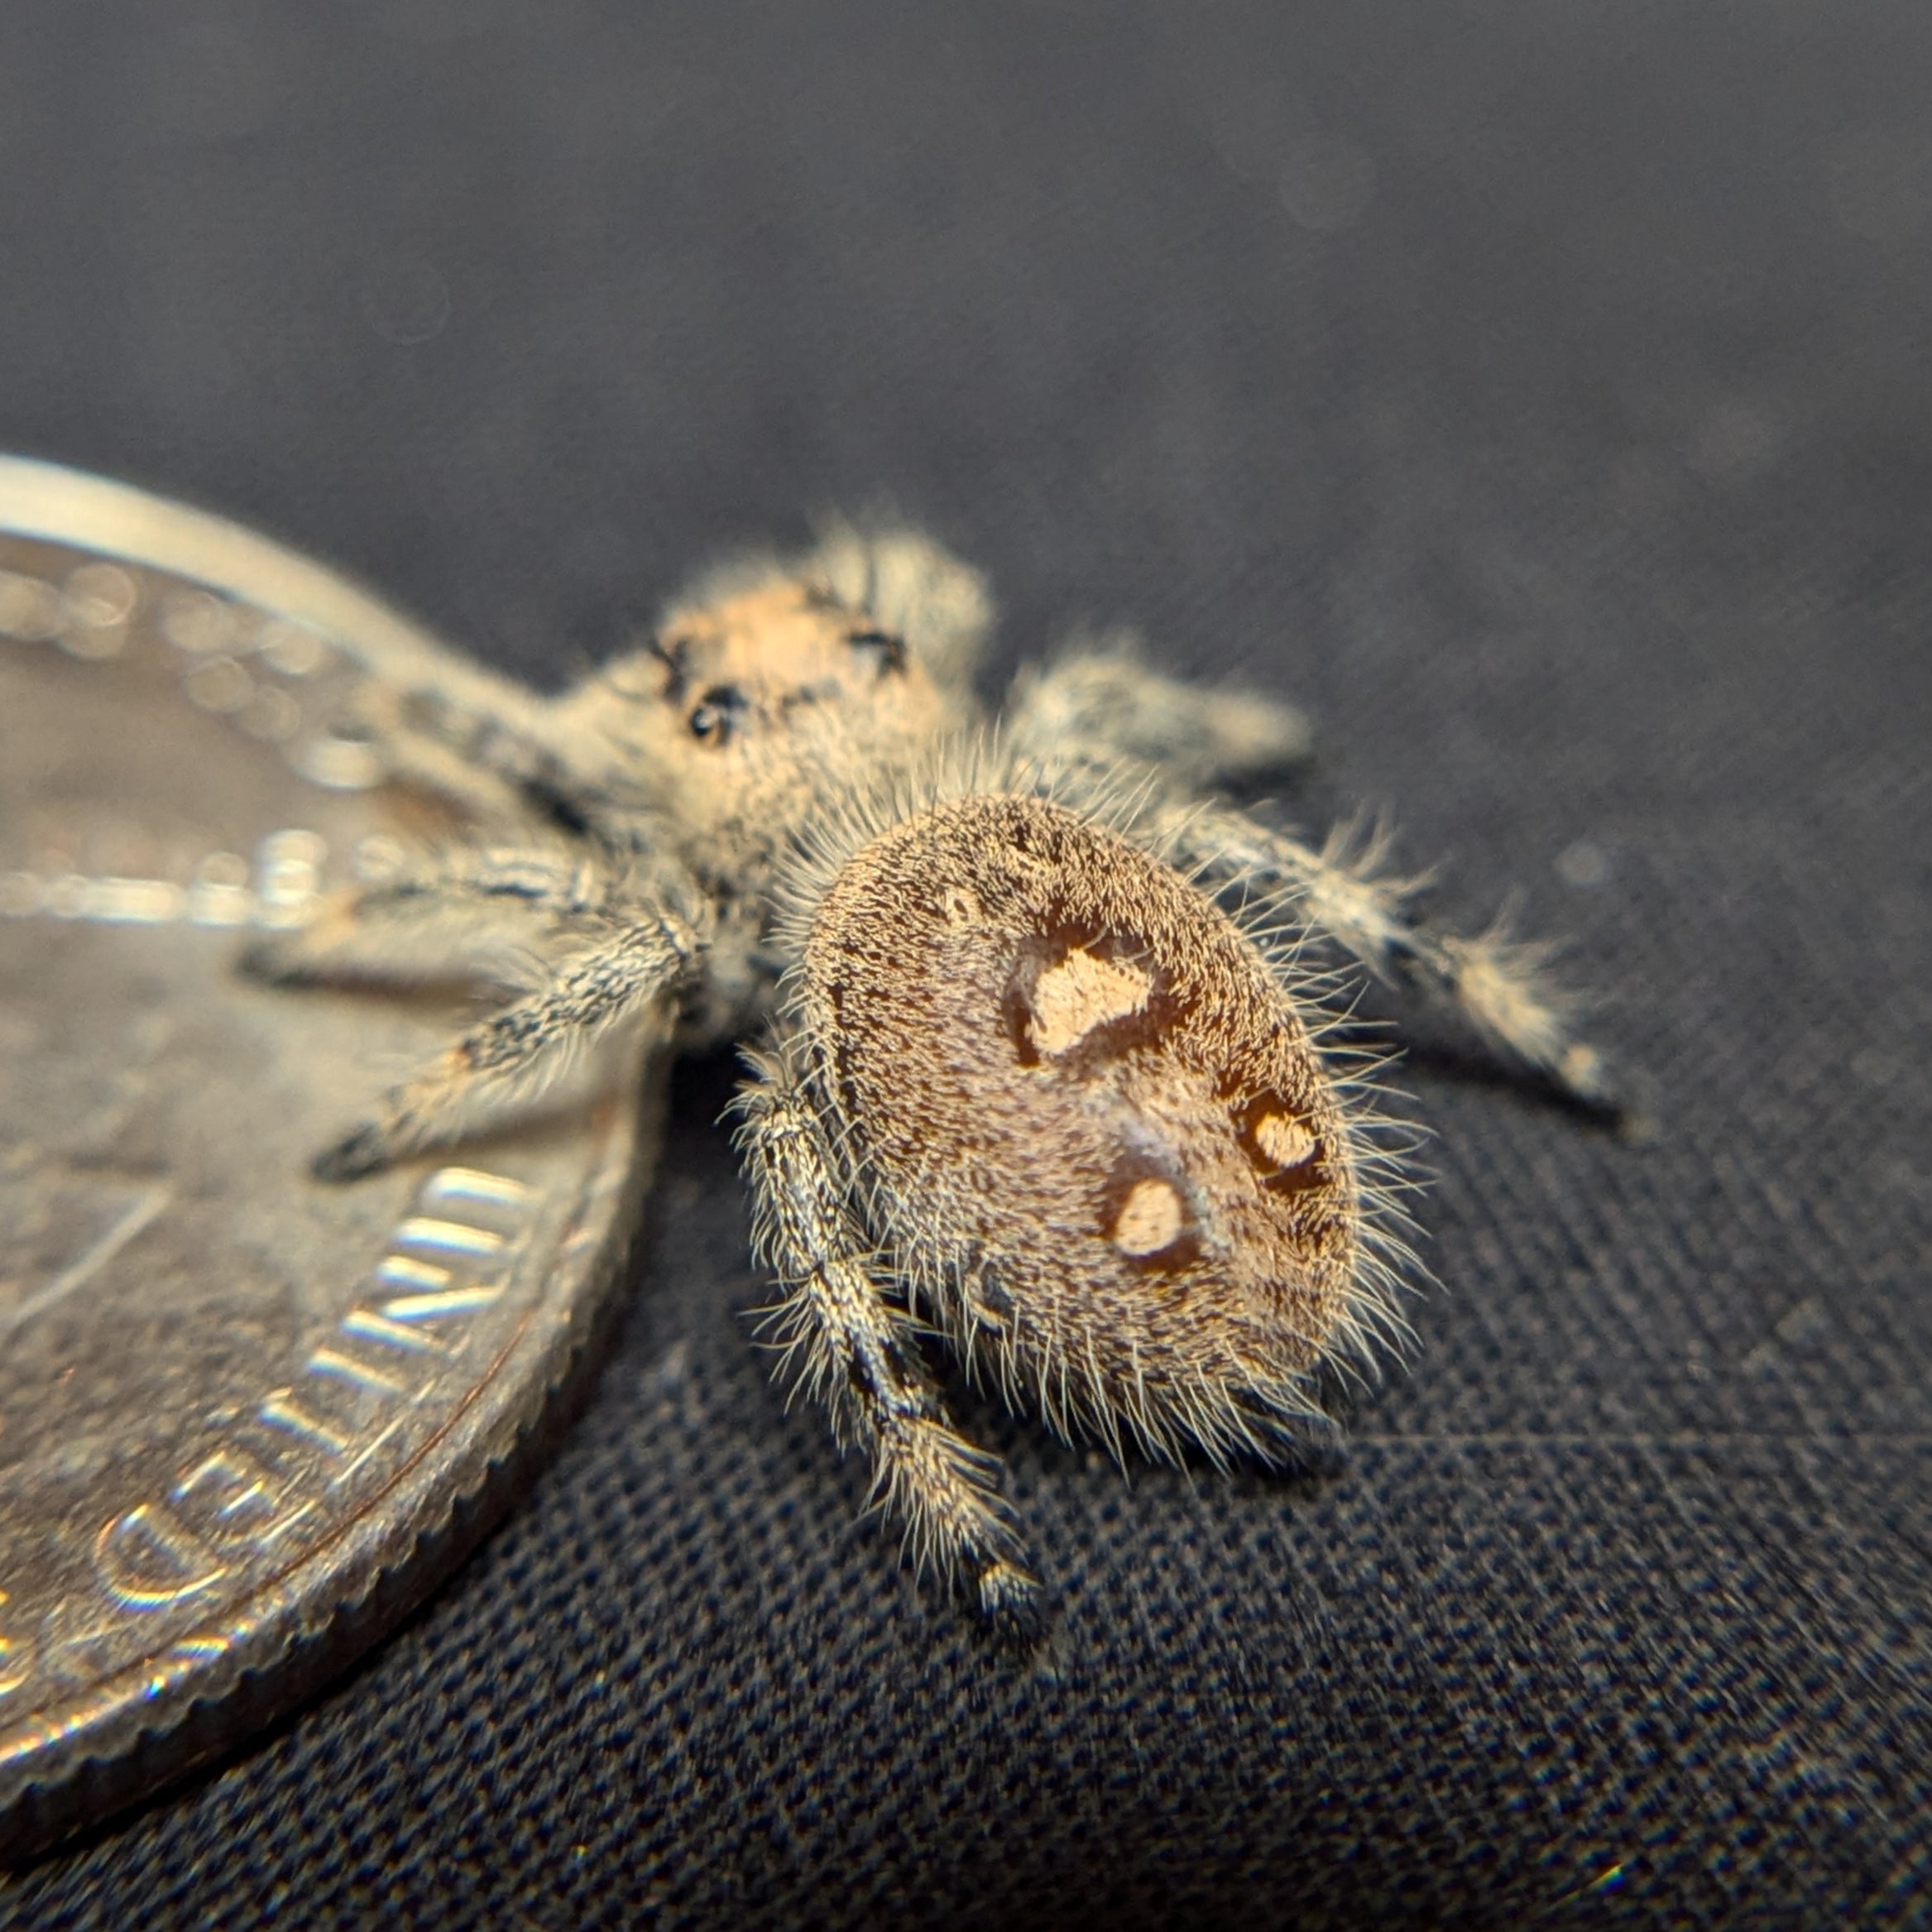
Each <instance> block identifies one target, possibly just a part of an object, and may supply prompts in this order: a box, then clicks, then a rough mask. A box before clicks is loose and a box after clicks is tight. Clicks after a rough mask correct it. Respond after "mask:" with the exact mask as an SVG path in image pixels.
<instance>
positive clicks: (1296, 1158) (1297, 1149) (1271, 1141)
mask: <svg viewBox="0 0 1932 1932" xmlns="http://www.w3.org/2000/svg"><path fill="white" fill-rule="evenodd" d="M1254 1144H1255V1145H1256V1146H1257V1147H1258V1148H1260V1149H1261V1151H1262V1152H1263V1153H1264V1154H1266V1155H1267V1156H1268V1158H1269V1159H1270V1160H1271V1161H1273V1163H1274V1164H1275V1165H1276V1166H1277V1167H1300V1166H1301V1164H1302V1162H1303V1161H1305V1160H1306V1159H1307V1158H1308V1157H1309V1155H1310V1154H1311V1153H1314V1152H1315V1136H1314V1135H1313V1134H1311V1133H1310V1132H1309V1131H1308V1129H1306V1127H1304V1126H1303V1125H1302V1123H1301V1122H1300V1121H1299V1120H1291V1119H1289V1118H1288V1116H1287V1115H1286V1114H1263V1115H1262V1117H1261V1118H1260V1119H1258V1120H1257V1121H1256V1122H1255V1124H1254Z"/></svg>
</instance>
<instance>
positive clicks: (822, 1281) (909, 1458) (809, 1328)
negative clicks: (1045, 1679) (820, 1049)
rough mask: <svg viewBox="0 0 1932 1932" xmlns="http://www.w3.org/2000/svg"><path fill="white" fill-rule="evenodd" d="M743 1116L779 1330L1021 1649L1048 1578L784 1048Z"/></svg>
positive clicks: (849, 1435) (911, 1513)
mask: <svg viewBox="0 0 1932 1932" xmlns="http://www.w3.org/2000/svg"><path fill="white" fill-rule="evenodd" d="M753 1064H754V1067H755V1079H754V1081H753V1083H752V1084H751V1085H750V1086H749V1087H748V1088H747V1089H746V1090H745V1094H744V1095H743V1097H742V1099H741V1102H740V1105H739V1111H740V1113H741V1116H742V1119H743V1124H742V1126H741V1129H740V1131H739V1140H740V1144H741V1147H742V1148H744V1150H745V1166H746V1168H747V1171H748V1172H749V1175H750V1181H751V1184H752V1188H753V1191H754V1193H755V1198H756V1218H755V1226H754V1239H755V1243H756V1245H757V1247H758V1249H759V1250H760V1253H761V1254H762V1255H763V1257H764V1258H765V1261H766V1262H767V1263H769V1266H770V1267H771V1268H772V1269H773V1271H774V1273H776V1274H777V1275H778V1276H779V1278H780V1280H781V1281H783V1282H784V1283H785V1284H786V1287H787V1290H788V1293H787V1296H786V1299H785V1300H784V1302H783V1303H781V1304H780V1305H779V1307H778V1309H777V1310H776V1311H775V1317H774V1329H775V1330H776V1339H777V1340H778V1342H779V1346H780V1348H781V1350H782V1351H783V1353H784V1354H785V1355H786V1356H787V1357H788V1358H789V1359H790V1360H791V1361H792V1363H793V1368H794V1372H795V1373H796V1374H797V1375H798V1379H799V1380H800V1381H801V1382H802V1383H803V1384H804V1386H805V1387H806V1388H808V1390H809V1391H810V1392H811V1393H813V1394H814V1395H815V1396H817V1397H819V1398H820V1399H822V1400H823V1401H825V1402H827V1404H828V1405H829V1407H831V1409H832V1422H833V1427H834V1429H835V1431H836V1432H837V1435H838V1436H839V1439H840V1440H841V1441H856V1442H858V1443H859V1444H860V1445H861V1446H862V1447H863V1448H864V1449H865V1451H866V1453H867V1454H868V1455H870V1458H871V1460H872V1465H873V1493H874V1495H875V1497H876V1498H879V1500H880V1502H881V1503H883V1505H884V1506H885V1508H887V1509H889V1510H890V1511H892V1512H894V1513H897V1514H898V1515H899V1516H900V1517H903V1519H904V1522H905V1523H906V1526H907V1531H908V1539H909V1541H910V1542H911V1544H912V1546H913V1549H914V1550H915V1551H916V1552H917V1553H918V1556H919V1558H920V1559H921V1560H922V1561H923V1562H930V1563H931V1564H932V1565H933V1566H934V1567H935V1568H937V1569H938V1570H941V1571H942V1572H944V1573H945V1574H947V1575H950V1576H952V1577H955V1578H956V1579H958V1580H961V1582H962V1583H964V1584H966V1586H967V1587H968V1589H970V1591H971V1597H972V1600H973V1602H974V1604H975V1605H976V1608H978V1610H979V1612H980V1614H981V1616H982V1617H984V1618H985V1620H986V1622H987V1623H988V1625H989V1627H990V1629H991V1630H992V1631H993V1632H994V1633H995V1635H997V1636H999V1637H1001V1638H1002V1639H1003V1640H1005V1641H1008V1642H1012V1643H1014V1644H1015V1645H1018V1646H1019V1647H1025V1645H1026V1644H1028V1642H1033V1641H1034V1640H1036V1639H1037V1637H1038V1633H1039V1632H1040V1631H1041V1630H1042V1629H1043V1627H1044V1624H1043V1617H1042V1614H1041V1611H1040V1604H1039V1584H1038V1581H1037V1580H1036V1579H1035V1578H1034V1576H1033V1574H1032V1572H1031V1570H1029V1568H1028V1565H1027V1562H1026V1558H1025V1555H1024V1551H1023V1550H1022V1548H1021V1546H1020V1541H1019V1534H1018V1532H1017V1530H1016V1528H1015V1527H1014V1521H1013V1515H1012V1512H1011V1510H1010V1509H1009V1507H1008V1505H1007V1503H1006V1501H1005V1499H1004V1498H1003V1497H1002V1496H1001V1494H1000V1463H999V1461H998V1459H997V1458H995V1457H993V1456H990V1455H986V1454H985V1453H984V1452H983V1451H981V1450H977V1449H976V1448H974V1447H973V1446H972V1445H971V1443H969V1442H967V1441H966V1439H965V1438H964V1437H963V1436H961V1435H960V1434H959V1433H958V1432H957V1431H956V1430H955V1429H954V1428H953V1426H952V1421H951V1419H950V1418H949V1417H948V1416H947V1412H946V1405H945V1402H944V1399H943V1397H942V1396H941V1393H940V1391H939V1388H938V1385H937V1383H936V1382H935V1381H934V1380H933V1378H932V1374H931V1373H930V1372H929V1371H928V1369H927V1368H926V1365H925V1364H924V1362H923V1359H921V1357H920V1355H919V1353H918V1344H917V1341H916V1339H915V1336H914V1334H913V1323H912V1321H911V1319H910V1317H909V1316H908V1315H907V1314H906V1313H905V1311H904V1310H903V1309H900V1308H899V1307H897V1306H894V1303H892V1302H889V1301H888V1300H887V1299H886V1297H885V1295H884V1294H882V1293H881V1292H880V1287H879V1284H878V1282H877V1281H876V1280H875V1277H874V1272H873V1263H872V1244H871V1243H870V1242H869V1241H868V1240H867V1239H865V1234H864V1233H863V1230H862V1229H861V1225H860V1224H859V1221H858V1219H857V1217H856V1214H855V1213H854V1210H853V1208H852V1206H851V1191H850V1189H849V1188H848V1187H847V1186H846V1184H845V1182H844V1180H843V1178H842V1177H841V1174H840V1172H839V1167H838V1163H837V1159H836V1158H835V1156H834V1154H833V1153H832V1147H831V1144H830V1143H829V1142H828V1140H827V1136H826V1134H825V1131H824V1129H823V1126H822V1124H821V1122H820V1119H819V1117H818V1115H817V1111H816V1110H815V1108H814V1107H813V1103H812V1100H811V1097H810V1095H809V1094H808V1092H807V1091H806V1090H805V1087H804V1086H803V1082H802V1081H800V1079H799V1078H798V1072H797V1068H796V1066H795V1064H794V1058H793V1054H792V1053H790V1052H787V1051H786V1050H785V1049H784V1048H783V1047H781V1048H780V1050H779V1052H776V1053H775V1054H773V1055H770V1056H768V1057H767V1056H760V1057H757V1058H756V1059H755V1061H754V1062H753Z"/></svg>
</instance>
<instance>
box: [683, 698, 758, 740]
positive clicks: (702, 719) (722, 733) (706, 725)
mask: <svg viewBox="0 0 1932 1932" xmlns="http://www.w3.org/2000/svg"><path fill="white" fill-rule="evenodd" d="M749 708H750V699H748V698H746V697H745V693H743V692H742V691H741V690H740V689H739V688H738V687H737V686H736V684H714V685H712V688H711V689H710V690H708V691H707V692H706V693H705V694H704V696H703V697H702V698H700V699H699V700H698V706H697V708H696V709H695V710H694V711H693V712H692V714H691V716H690V717H688V719H687V720H686V721H685V722H686V723H688V725H689V726H691V736H693V737H694V738H702V739H703V740H704V741H706V742H707V744H712V745H724V744H728V743H729V742H730V741H731V734H732V733H733V732H734V731H736V730H737V729H738V726H739V723H740V722H741V720H742V718H743V717H744V715H745V712H746V711H747V710H748V709H749Z"/></svg>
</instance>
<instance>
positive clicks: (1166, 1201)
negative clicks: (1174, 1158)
mask: <svg viewBox="0 0 1932 1932" xmlns="http://www.w3.org/2000/svg"><path fill="white" fill-rule="evenodd" d="M1186 1225H1187V1215H1185V1214H1184V1213H1183V1212H1182V1206H1181V1196H1179V1195H1178V1194H1177V1193H1176V1192H1175V1191H1174V1189H1173V1187H1172V1183H1171V1182H1166V1181H1153V1180H1148V1181H1136V1182H1134V1191H1133V1192H1132V1193H1130V1194H1129V1196H1127V1199H1126V1201H1125V1202H1124V1204H1123V1206H1122V1207H1121V1209H1120V1218H1119V1220H1116V1221H1115V1223H1114V1245H1115V1247H1116V1248H1118V1249H1119V1250H1120V1252H1121V1253H1122V1254H1134V1255H1146V1254H1159V1253H1160V1251H1161V1250H1162V1249H1163V1248H1171V1247H1172V1246H1173V1244H1174V1243H1175V1241H1176V1239H1177V1238H1178V1237H1179V1235H1180V1233H1181V1230H1182V1228H1184V1227H1185V1226H1186Z"/></svg>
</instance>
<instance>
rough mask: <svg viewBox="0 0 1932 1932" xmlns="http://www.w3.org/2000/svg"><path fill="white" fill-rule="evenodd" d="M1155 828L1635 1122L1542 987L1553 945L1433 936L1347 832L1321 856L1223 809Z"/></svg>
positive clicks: (1195, 863)
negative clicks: (1353, 851)
mask: <svg viewBox="0 0 1932 1932" xmlns="http://www.w3.org/2000/svg"><path fill="white" fill-rule="evenodd" d="M1153 829H1154V830H1155V831H1156V832H1157V835H1158V837H1161V838H1162V839H1163V842H1164V845H1165V847H1166V849H1167V851H1168V853H1169V856H1171V858H1172V861H1173V862H1174V863H1175V864H1177V865H1181V866H1182V867H1183V868H1184V869H1185V868H1188V867H1196V868H1198V869H1199V870H1200V871H1201V873H1202V875H1204V876H1206V878H1207V879H1208V880H1210V882H1212V883H1214V884H1215V885H1218V886H1220V887H1221V888H1224V889H1225V888H1228V887H1232V886H1236V885H1239V886H1242V887H1245V888H1250V889H1252V888H1256V887H1258V888H1259V889H1262V890H1263V891H1267V890H1284V889H1285V890H1286V891H1287V892H1288V893H1289V894H1292V896H1293V898H1294V899H1296V900H1297V903H1298V904H1299V906H1300V907H1301V908H1302V909H1303V910H1305V912H1306V915H1307V918H1308V919H1309V922H1310V923H1311V924H1312V925H1314V926H1316V927H1317V928H1320V929H1321V931H1323V932H1327V933H1329V934H1330V935H1331V936H1332V937H1334V938H1335V940H1336V941H1337V942H1339V943H1340V944H1341V945H1342V946H1343V947H1345V948H1346V949H1347V950H1348V951H1349V952H1351V953H1353V954H1354V956H1355V957H1356V958H1357V959H1359V960H1360V961H1362V963H1363V964H1364V966H1367V967H1369V970H1370V971H1372V972H1373V973H1374V974H1376V976H1378V977H1379V978H1382V979H1384V980H1394V981H1397V982H1400V983H1402V984H1405V985H1411V986H1414V987H1417V988H1419V989H1420V990H1423V991H1425V992H1428V993H1432V994H1434V995H1436V996H1437V997H1439V998H1441V1000H1445V1002H1447V1003H1448V1004H1450V1005H1452V1006H1453V1007H1454V1008H1455V1009H1456V1010H1457V1011H1459V1012H1460V1013H1461V1014H1463V1015H1464V1017H1465V1019H1468V1020H1469V1023H1470V1024H1471V1025H1473V1026H1474V1028H1475V1029H1476V1031H1477V1032H1478V1033H1480V1034H1481V1035H1482V1037H1483V1038H1484V1039H1485V1040H1487V1041H1488V1042H1489V1043H1490V1044H1491V1045H1492V1046H1495V1047H1500V1048H1501V1049H1503V1051H1504V1052H1506V1053H1508V1054H1509V1055H1511V1056H1513V1057H1514V1058H1516V1059H1517V1060H1519V1061H1521V1062H1522V1063H1523V1064H1524V1065H1525V1066H1527V1067H1529V1068H1530V1069H1531V1070H1532V1071H1534V1072H1535V1073H1536V1074H1538V1075H1540V1076H1541V1077H1542V1078H1543V1079H1544V1080H1546V1081H1548V1082H1549V1083H1550V1085H1551V1086H1553V1087H1554V1088H1555V1089H1556V1091H1558V1092H1559V1093H1560V1094H1562V1095H1565V1097H1566V1098H1568V1099H1570V1100H1573V1101H1575V1103H1577V1104H1578V1105H1580V1106H1583V1107H1585V1108H1587V1109H1589V1110H1590V1111H1591V1112H1593V1113H1596V1114H1600V1115H1608V1117H1610V1118H1612V1119H1615V1120H1617V1121H1618V1122H1619V1124H1622V1125H1623V1126H1624V1127H1625V1129H1626V1130H1630V1129H1632V1128H1633V1127H1634V1125H1635V1124H1636V1121H1635V1119H1634V1116H1633V1114H1632V1108H1631V1105H1630V1102H1629V1100H1628V1097H1627V1095H1625V1094H1624V1093H1623V1091H1621V1090H1620V1088H1619V1086H1618V1082H1617V1081H1616V1080H1615V1078H1614V1077H1613V1073H1612V1071H1611V1068H1610V1067H1609V1064H1608V1062H1607V1060H1606V1059H1605V1057H1604V1054H1603V1052H1601V1050H1600V1049H1599V1048H1598V1047H1593V1046H1590V1045H1589V1044H1588V1043H1586V1042H1584V1041H1583V1040H1580V1039H1578V1038H1576V1036H1575V1033H1573V1032H1572V1031H1571V1029H1570V1018H1569V1014H1568V1013H1567V1012H1566V1011H1565V1001H1564V1000H1563V999H1562V997H1561V995H1560V994H1558V993H1557V992H1556V991H1555V990H1553V989H1552V988H1551V986H1550V985H1548V984H1547V983H1546V980H1545V979H1544V977H1543V975H1542V972H1541V967H1542V965H1543V962H1544V960H1545V958H1546V952H1547V949H1546V948H1545V947H1538V946H1535V945H1526V944H1522V943H1521V942H1512V941H1510V940H1508V938H1506V937H1504V936H1503V934H1502V933H1501V932H1497V931H1492V932H1489V933H1485V934H1482V935H1480V936H1479V937H1474V938H1469V937H1463V936H1461V935H1460V934H1456V933H1452V932H1438V931H1436V929H1435V928H1432V927H1431V926H1430V925H1428V924H1427V923H1426V922H1425V921H1423V920H1421V919H1420V918H1417V916H1416V915H1415V914H1414V913H1411V912H1410V911H1409V910H1408V908H1407V905H1406V904H1404V900H1405V899H1406V898H1407V894H1408V893H1409V892H1411V891H1412V890H1413V889H1414V888H1413V885H1412V883H1411V882H1404V881H1400V880H1388V879H1378V878H1377V877H1375V876H1374V867H1375V863H1376V861H1377V859H1378V856H1379V853H1378V849H1377V846H1378V841H1372V842H1371V844H1370V846H1369V849H1368V851H1366V852H1365V853H1364V854H1363V855H1361V856H1359V857H1358V858H1356V859H1354V860H1352V861H1351V860H1350V858H1349V857H1348V856H1347V852H1346V845H1345V839H1344V838H1342V837H1331V838H1330V841H1329V842H1328V844H1327V846H1326V847H1325V848H1324V849H1322V850H1321V851H1316V850H1315V848H1314V847H1312V846H1306V845H1303V844H1302V842H1301V841H1299V840H1297V839H1294V838H1291V837H1289V836H1288V835H1287V833H1286V832H1278V831H1276V830H1275V829H1274V828H1273V827H1270V826H1266V825H1263V824H1262V823H1260V822H1258V821H1257V820H1255V819H1253V818H1250V817H1248V816H1247V815H1246V814H1245V813H1240V812H1236V811H1233V810H1230V809H1228V808H1225V807H1218V806H1206V807H1192V808H1181V807H1163V808H1159V809H1158V811H1157V812H1156V813H1155V814H1154V818H1153Z"/></svg>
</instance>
